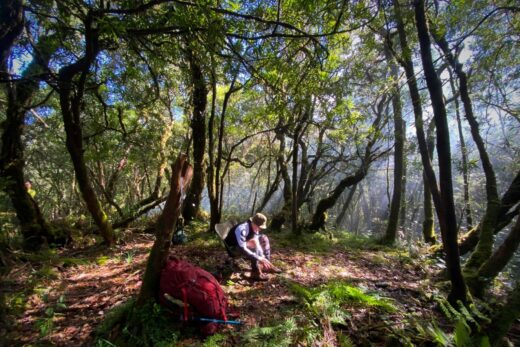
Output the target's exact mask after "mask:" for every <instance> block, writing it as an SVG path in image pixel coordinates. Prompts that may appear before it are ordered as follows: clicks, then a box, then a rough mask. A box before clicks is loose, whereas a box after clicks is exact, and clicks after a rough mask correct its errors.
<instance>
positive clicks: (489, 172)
mask: <svg viewBox="0 0 520 347" xmlns="http://www.w3.org/2000/svg"><path fill="white" fill-rule="evenodd" d="M433 36H434V38H435V39H436V42H437V45H438V46H439V47H440V48H441V49H442V51H443V53H444V55H445V56H446V58H447V60H448V62H449V64H450V65H451V67H452V68H453V69H454V70H455V73H456V74H457V77H458V79H459V89H460V97H461V99H462V104H463V105H464V111H465V114H466V119H467V120H468V123H469V125H470V128H471V135H472V137H473V141H475V144H476V145H477V149H478V152H479V155H480V161H481V162H482V168H483V169H484V174H485V176H486V196H487V206H486V213H485V214H484V218H483V219H482V221H481V222H480V240H479V243H478V244H477V248H476V250H475V252H473V254H472V255H471V257H470V259H469V260H468V261H467V263H466V266H465V269H466V270H469V271H475V270H477V269H478V268H479V267H480V266H481V265H482V264H483V263H484V262H485V261H486V260H487V259H489V257H490V256H491V253H492V251H493V241H494V230H495V227H496V223H497V217H498V213H499V210H500V199H499V197H498V190H497V181H496V177H495V170H494V169H493V165H492V164H491V160H490V159H489V156H488V154H487V151H486V146H485V145H484V140H483V139H482V137H481V136H480V131H479V124H478V122H477V119H476V118H475V116H474V114H473V107H472V105H471V99H470V96H469V87H468V78H467V75H466V73H465V72H464V70H463V69H462V64H461V63H459V61H458V59H457V58H456V57H455V56H453V54H452V53H451V50H450V49H449V46H448V43H447V42H446V40H445V38H444V37H442V36H440V35H438V34H437V35H433Z"/></svg>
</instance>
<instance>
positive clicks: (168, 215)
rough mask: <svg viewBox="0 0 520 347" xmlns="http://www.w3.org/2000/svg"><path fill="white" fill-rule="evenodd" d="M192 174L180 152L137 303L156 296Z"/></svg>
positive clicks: (142, 302)
mask: <svg viewBox="0 0 520 347" xmlns="http://www.w3.org/2000/svg"><path fill="white" fill-rule="evenodd" d="M192 175H193V169H192V167H191V165H190V164H188V162H187V158H186V156H185V155H183V154H181V155H179V157H177V160H176V161H175V163H174V164H173V165H172V178H171V182H170V194H169V195H168V199H167V200H166V204H165V205H164V210H163V212H162V213H161V215H160V217H159V219H158V220H157V224H156V226H155V242H154V244H153V246H152V249H151V250H150V256H149V257H148V261H147V263H146V269H145V272H144V275H143V284H142V286H141V290H140V292H139V295H138V296H137V301H136V305H137V306H143V305H144V304H145V303H146V302H148V301H149V300H152V299H153V298H155V295H156V293H157V291H158V288H159V280H160V276H161V270H162V269H163V267H164V264H165V262H166V259H167V258H168V252H169V249H170V244H171V238H172V233H173V228H174V226H175V223H176V222H177V219H178V217H179V215H180V212H181V207H182V198H183V195H184V192H185V191H186V189H187V188H188V187H189V184H190V181H191V177H192Z"/></svg>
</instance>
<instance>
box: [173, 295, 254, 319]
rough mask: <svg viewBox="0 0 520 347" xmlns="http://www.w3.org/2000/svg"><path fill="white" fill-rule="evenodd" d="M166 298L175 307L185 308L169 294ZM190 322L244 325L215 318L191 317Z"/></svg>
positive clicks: (182, 317)
mask: <svg viewBox="0 0 520 347" xmlns="http://www.w3.org/2000/svg"><path fill="white" fill-rule="evenodd" d="M164 297H165V298H166V300H168V301H169V302H171V303H172V304H175V305H177V306H179V307H183V306H184V303H183V302H182V301H181V300H179V299H175V298H173V297H172V296H171V295H169V294H168V293H164ZM188 306H189V305H188ZM180 320H184V316H182V315H181V317H180ZM188 320H191V321H198V322H208V323H218V324H231V325H242V324H244V323H243V322H241V321H237V320H223V319H214V318H205V317H193V316H191V317H189V319H188Z"/></svg>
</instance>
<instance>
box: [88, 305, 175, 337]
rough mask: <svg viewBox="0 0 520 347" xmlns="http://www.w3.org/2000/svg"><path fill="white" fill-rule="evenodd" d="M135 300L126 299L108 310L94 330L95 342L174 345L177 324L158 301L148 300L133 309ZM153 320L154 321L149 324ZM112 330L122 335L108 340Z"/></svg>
mask: <svg viewBox="0 0 520 347" xmlns="http://www.w3.org/2000/svg"><path fill="white" fill-rule="evenodd" d="M134 303H135V301H134V300H133V299H132V300H129V301H127V302H125V303H123V304H121V305H119V306H117V307H115V308H113V309H112V310H111V311H110V312H109V313H107V315H106V317H105V319H104V321H103V322H102V323H101V324H100V325H99V327H98V329H97V342H96V343H97V344H98V345H101V346H106V345H107V343H114V344H115V345H119V344H121V343H124V344H125V345H130V346H161V347H167V346H176V344H177V340H178V338H179V334H180V333H179V327H178V326H175V324H173V322H172V319H171V317H169V316H168V315H167V313H166V311H165V310H164V309H163V308H162V307H161V306H159V304H156V303H152V302H149V303H147V304H145V305H144V306H143V307H142V308H136V307H135V305H134ZM150 322H153V324H150ZM113 329H117V330H121V331H122V334H121V336H118V337H116V341H112V342H110V337H111V333H112V330H113Z"/></svg>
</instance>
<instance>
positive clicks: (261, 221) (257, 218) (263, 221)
mask: <svg viewBox="0 0 520 347" xmlns="http://www.w3.org/2000/svg"><path fill="white" fill-rule="evenodd" d="M251 222H253V223H255V224H256V225H258V227H259V228H260V229H266V228H267V217H266V216H265V215H263V214H261V213H257V214H255V215H254V216H253V217H251Z"/></svg>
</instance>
